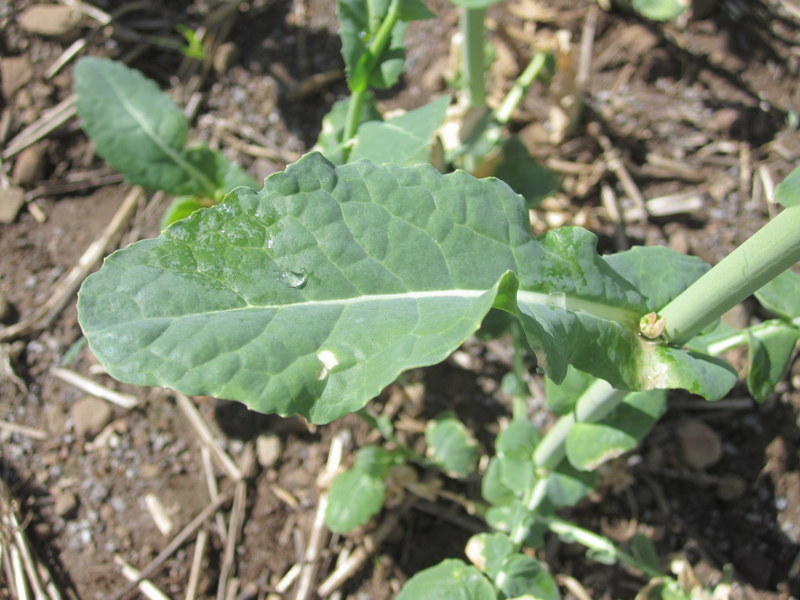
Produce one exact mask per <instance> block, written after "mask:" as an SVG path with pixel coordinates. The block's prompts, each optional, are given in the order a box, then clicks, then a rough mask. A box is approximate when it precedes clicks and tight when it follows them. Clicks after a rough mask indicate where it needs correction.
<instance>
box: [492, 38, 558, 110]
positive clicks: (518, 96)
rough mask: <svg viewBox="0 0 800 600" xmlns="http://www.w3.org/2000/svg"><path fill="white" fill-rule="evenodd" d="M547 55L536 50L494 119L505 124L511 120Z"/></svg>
mask: <svg viewBox="0 0 800 600" xmlns="http://www.w3.org/2000/svg"><path fill="white" fill-rule="evenodd" d="M545 61H546V55H545V53H544V52H536V53H535V54H534V55H533V58H531V62H529V63H528V66H527V67H525V70H524V71H523V72H522V74H521V75H520V76H519V77H517V80H516V81H515V82H514V85H513V87H512V88H511V89H510V90H509V91H508V94H507V95H506V97H505V98H504V99H503V103H502V104H501V105H500V107H499V108H498V109H497V110H496V111H495V113H494V119H495V121H497V122H498V123H501V124H503V125H505V124H506V123H508V122H509V121H510V120H511V115H512V114H514V111H515V110H516V109H517V106H519V103H520V102H522V99H523V98H524V97H525V93H526V92H527V91H528V88H529V87H531V84H533V82H534V81H535V80H536V78H537V77H538V76H539V73H540V72H541V70H542V68H543V67H544V65H545Z"/></svg>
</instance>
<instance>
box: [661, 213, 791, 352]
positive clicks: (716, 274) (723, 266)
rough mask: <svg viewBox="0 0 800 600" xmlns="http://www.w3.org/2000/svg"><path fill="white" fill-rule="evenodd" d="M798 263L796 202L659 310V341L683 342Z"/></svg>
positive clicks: (678, 343)
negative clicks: (661, 335)
mask: <svg viewBox="0 0 800 600" xmlns="http://www.w3.org/2000/svg"><path fill="white" fill-rule="evenodd" d="M798 261H800V206H791V207H789V208H786V209H784V210H783V211H782V212H780V213H779V214H778V215H777V216H776V217H775V218H774V219H772V220H771V221H770V222H769V223H767V224H766V225H764V227H762V228H761V229H759V230H758V231H757V232H756V233H755V234H753V236H752V237H750V238H749V239H747V240H746V241H745V242H744V243H743V244H742V245H741V246H739V247H738V248H736V249H735V250H734V251H733V252H731V253H730V254H729V255H728V256H726V257H725V258H724V259H722V260H721V261H720V262H719V264H717V265H716V266H715V267H713V268H712V269H711V270H709V271H708V272H706V273H705V274H704V275H703V276H702V277H700V279H698V280H697V281H695V282H694V283H693V284H692V285H690V286H689V287H688V288H686V290H684V291H683V292H682V293H681V294H679V295H678V296H677V297H676V298H675V299H673V300H672V301H671V302H669V303H668V304H667V305H666V306H665V307H664V308H663V309H661V310H660V311H659V315H660V316H661V317H662V318H663V319H664V320H665V322H666V328H665V330H664V339H665V340H666V341H667V342H669V343H671V344H674V345H676V346H682V345H683V344H685V343H686V342H688V341H689V340H690V339H692V338H693V337H694V336H695V335H697V334H698V333H700V331H702V330H703V329H704V328H705V327H706V326H708V325H709V324H710V323H712V322H713V321H714V320H715V319H717V318H719V317H720V316H722V314H723V313H725V312H726V311H728V310H730V309H731V308H732V307H734V306H735V305H736V304H738V303H739V302H741V301H742V300H744V299H745V298H747V297H748V296H749V295H751V294H752V293H753V292H755V291H756V290H758V289H759V288H761V287H763V286H764V285H766V284H767V283H768V282H769V281H771V280H772V279H774V278H775V277H777V276H778V275H780V274H781V273H782V272H783V271H785V270H786V269H788V268H790V267H791V266H792V265H794V264H795V263H796V262H798Z"/></svg>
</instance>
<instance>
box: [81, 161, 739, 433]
mask: <svg viewBox="0 0 800 600" xmlns="http://www.w3.org/2000/svg"><path fill="white" fill-rule="evenodd" d="M595 243H596V238H595V237H594V236H593V235H592V234H590V233H589V232H587V231H585V230H582V229H578V228H566V229H561V230H555V231H553V232H551V233H549V234H547V235H546V236H545V237H544V238H540V239H537V240H534V239H533V238H532V237H531V234H530V225H529V223H528V214H527V207H526V206H525V202H524V200H523V199H522V198H521V197H520V196H518V195H517V194H515V193H513V192H512V191H511V189H510V188H508V186H506V185H505V184H503V183H502V182H500V181H497V180H491V179H489V180H477V179H475V178H473V177H471V176H469V175H467V174H466V173H463V172H456V173H452V174H449V175H441V174H440V173H438V172H437V171H436V170H435V169H433V168H432V167H429V166H418V167H412V168H405V169H404V168H400V167H397V166H393V165H383V166H376V165H374V164H372V163H369V162H366V161H360V162H357V163H349V164H346V165H343V166H341V167H334V166H333V165H332V164H331V163H330V162H328V161H327V160H325V159H324V158H323V157H322V156H321V155H318V154H311V155H308V156H306V157H304V158H303V159H301V160H300V161H298V162H297V163H295V164H294V165H292V166H290V167H289V168H287V170H286V171H285V172H283V173H276V174H274V175H272V176H270V177H269V178H268V179H267V180H266V182H265V185H264V188H263V189H262V190H261V191H260V192H256V191H254V190H248V189H244V188H239V189H238V190H236V191H234V192H233V193H232V194H230V195H229V196H228V197H227V198H226V200H225V201H224V202H223V203H221V204H220V205H218V206H214V207H212V208H209V209H206V210H203V211H200V212H197V213H194V214H193V215H191V216H190V217H188V218H186V219H183V220H181V221H178V222H177V223H175V224H174V225H172V226H171V227H170V228H168V229H167V230H166V231H165V232H164V233H162V235H161V236H159V237H158V238H155V239H150V240H143V241H141V242H137V243H136V244H133V245H131V246H130V247H128V248H126V249H124V250H122V251H120V252H117V253H114V254H113V255H111V256H110V257H109V258H108V259H106V262H105V264H104V266H103V267H102V268H101V270H100V271H99V272H98V273H96V274H94V275H92V276H90V277H89V278H87V280H86V281H85V282H84V285H83V287H82V290H81V293H80V295H79V305H78V309H79V319H80V322H81V326H82V327H83V330H84V332H85V334H86V336H87V338H88V340H89V344H90V347H91V348H92V350H93V352H94V353H95V355H96V357H97V358H98V360H100V361H101V363H102V364H103V365H104V366H105V367H106V368H107V369H108V371H109V373H110V374H111V375H112V376H114V377H116V378H118V379H120V380H122V381H126V382H129V383H135V384H140V385H159V386H166V387H171V388H174V389H177V390H179V391H182V392H184V393H186V394H190V395H210V396H215V397H219V398H225V399H235V400H239V401H241V402H244V403H245V404H247V405H248V406H250V407H251V408H253V409H255V410H259V411H262V412H276V413H279V414H284V415H286V414H292V413H299V414H302V415H305V416H307V417H308V418H310V419H311V420H312V421H314V422H318V423H323V422H328V421H330V420H332V419H334V418H337V417H339V416H342V415H344V414H346V413H348V412H352V411H354V410H357V409H359V408H361V407H363V406H364V405H365V404H366V403H367V402H368V401H369V399H371V398H372V397H374V396H376V395H377V394H378V392H379V391H380V390H381V389H382V388H383V387H384V386H386V385H388V384H389V383H391V382H392V381H393V380H394V379H395V378H396V377H397V375H398V374H399V373H401V372H402V371H404V370H407V369H410V368H413V367H418V366H424V365H430V364H435V363H438V362H440V361H442V360H444V358H446V357H447V356H448V355H449V354H450V353H451V352H452V351H453V350H455V349H456V348H457V347H458V346H459V345H460V344H461V343H462V342H463V341H464V340H465V339H466V338H467V337H469V335H471V334H472V333H473V332H474V331H475V330H476V329H477V328H478V326H479V325H480V323H481V321H482V320H483V318H484V316H485V315H486V314H487V313H488V312H489V310H490V309H491V308H492V306H497V307H499V308H502V309H504V310H506V311H508V312H510V313H512V314H514V315H517V317H518V318H520V319H521V322H522V325H523V329H524V330H525V334H526V336H527V338H528V341H529V343H530V344H531V346H532V347H533V348H534V349H536V351H537V353H538V355H539V358H540V364H541V365H544V366H545V367H546V368H547V370H548V374H549V375H550V377H551V378H553V379H554V380H556V381H559V380H560V379H563V377H564V375H565V373H566V369H567V366H568V365H569V364H570V363H572V364H575V366H577V367H578V368H582V369H583V370H586V371H587V372H590V373H592V374H594V375H597V376H601V377H603V378H604V379H606V380H608V381H609V382H610V383H612V385H615V386H616V387H618V388H620V389H650V388H654V387H655V388H661V387H684V388H686V389H688V390H690V391H692V392H695V393H699V394H703V395H706V396H707V397H709V398H712V399H715V398H719V397H721V396H722V395H724V394H725V393H726V392H727V391H728V389H729V388H730V386H731V385H732V384H733V381H735V375H732V374H731V372H730V369H729V368H726V367H724V366H722V365H721V364H720V363H719V362H715V361H714V360H713V359H709V358H707V357H702V356H699V355H694V354H689V353H686V352H684V351H683V350H680V349H677V348H670V347H667V346H663V345H660V344H655V343H652V342H648V341H644V340H642V339H641V338H640V337H639V336H638V334H637V332H636V328H637V326H638V320H639V315H640V314H641V313H642V312H643V311H644V309H645V306H646V303H645V300H644V298H643V296H642V295H641V294H640V293H639V292H638V291H636V289H635V288H634V287H633V285H632V284H631V283H630V282H629V281H628V280H627V279H625V278H624V277H622V275H620V274H619V273H617V272H616V271H614V270H613V269H612V268H611V267H610V266H609V265H608V263H607V262H606V261H604V260H603V259H602V258H601V257H600V256H599V255H598V254H597V253H596V251H595Z"/></svg>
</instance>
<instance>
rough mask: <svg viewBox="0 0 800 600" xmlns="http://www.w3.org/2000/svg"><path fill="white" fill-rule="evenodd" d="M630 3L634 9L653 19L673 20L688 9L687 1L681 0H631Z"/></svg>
mask: <svg viewBox="0 0 800 600" xmlns="http://www.w3.org/2000/svg"><path fill="white" fill-rule="evenodd" d="M626 1H628V0H626ZM630 3H631V6H632V7H633V10H635V11H636V12H637V13H639V14H640V15H642V16H643V17H645V18H647V19H652V20H653V21H671V20H672V19H675V18H677V17H678V15H680V14H681V13H682V12H683V11H684V10H686V3H685V2H681V1H680V0H630Z"/></svg>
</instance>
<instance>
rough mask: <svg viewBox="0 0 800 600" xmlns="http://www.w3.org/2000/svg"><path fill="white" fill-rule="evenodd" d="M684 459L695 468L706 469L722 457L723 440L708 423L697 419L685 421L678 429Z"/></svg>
mask: <svg viewBox="0 0 800 600" xmlns="http://www.w3.org/2000/svg"><path fill="white" fill-rule="evenodd" d="M678 440H679V441H680V445H681V452H682V453H683V459H684V460H685V461H686V464H688V465H689V466H690V467H692V468H693V469H698V470H702V469H706V468H708V467H710V466H712V465H715V464H716V463H717V462H719V460H720V459H721V458H722V452H723V449H722V441H721V440H720V439H719V436H718V435H717V433H716V432H715V431H714V430H713V429H711V428H710V427H709V426H708V425H706V424H705V423H703V422H702V421H698V420H697V419H692V420H689V421H685V422H684V423H683V424H682V425H681V426H680V427H679V429H678Z"/></svg>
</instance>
